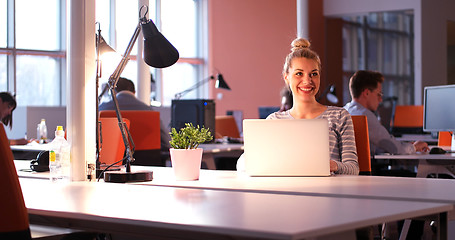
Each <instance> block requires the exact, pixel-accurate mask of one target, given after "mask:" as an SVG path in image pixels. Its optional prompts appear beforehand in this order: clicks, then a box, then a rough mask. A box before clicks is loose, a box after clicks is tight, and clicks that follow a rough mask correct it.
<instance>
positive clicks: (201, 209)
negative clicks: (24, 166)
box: [20, 178, 453, 239]
mask: <svg viewBox="0 0 455 240" xmlns="http://www.w3.org/2000/svg"><path fill="white" fill-rule="evenodd" d="M20 183H21V186H22V191H23V194H24V199H25V204H26V206H27V208H28V210H29V214H30V215H31V218H30V220H31V222H36V223H38V222H39V223H42V224H45V223H47V224H49V223H50V224H54V225H59V226H66V227H74V228H79V229H86V230H91V231H101V232H110V233H123V234H131V235H132V236H142V237H146V238H148V239H149V238H152V237H153V236H157V237H158V236H159V237H162V236H167V237H183V238H184V237H191V238H193V239H194V238H195V237H196V238H197V237H201V238H210V239H215V238H219V237H222V236H231V237H245V238H261V239H301V238H312V237H324V236H327V235H335V236H343V235H338V234H345V235H344V236H347V235H349V233H351V235H350V236H351V237H352V232H353V231H349V230H353V229H355V228H361V227H366V226H371V225H376V224H379V223H382V222H387V221H396V220H399V219H404V218H413V217H418V216H424V215H431V214H438V213H443V214H442V216H441V217H442V218H444V216H446V215H445V214H444V212H447V211H449V210H451V209H453V206H452V205H451V204H444V203H428V202H416V201H411V202H408V201H393V200H383V199H382V200H377V199H360V198H359V199H352V198H338V197H316V196H290V195H283V194H266V193H250V192H237V191H217V190H202V189H184V188H175V187H172V188H171V187H166V188H163V187H155V186H143V185H127V184H115V183H89V182H71V183H68V184H59V183H51V182H50V181H44V180H39V179H27V178H21V179H20ZM440 226H441V225H440ZM442 226H444V222H442Z"/></svg>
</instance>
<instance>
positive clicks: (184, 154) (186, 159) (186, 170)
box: [169, 148, 203, 180]
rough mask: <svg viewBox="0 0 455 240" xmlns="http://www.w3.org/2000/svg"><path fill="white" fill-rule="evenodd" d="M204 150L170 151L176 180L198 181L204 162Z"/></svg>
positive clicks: (172, 149)
mask: <svg viewBox="0 0 455 240" xmlns="http://www.w3.org/2000/svg"><path fill="white" fill-rule="evenodd" d="M202 151H203V149H202V148H196V149H174V148H171V149H169V152H170V154H171V162H172V168H173V169H174V174H175V179H176V180H198V179H199V172H200V169H201V161H202Z"/></svg>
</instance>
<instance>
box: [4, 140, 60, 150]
mask: <svg viewBox="0 0 455 240" xmlns="http://www.w3.org/2000/svg"><path fill="white" fill-rule="evenodd" d="M50 146H51V145H50V144H49V143H46V144H39V143H36V142H32V143H28V144H27V145H11V150H13V151H34V152H39V151H43V150H50Z"/></svg>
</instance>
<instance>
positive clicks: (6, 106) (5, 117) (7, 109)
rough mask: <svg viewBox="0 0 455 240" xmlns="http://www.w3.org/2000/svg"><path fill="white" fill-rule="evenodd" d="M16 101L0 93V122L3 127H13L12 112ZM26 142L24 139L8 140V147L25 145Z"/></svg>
mask: <svg viewBox="0 0 455 240" xmlns="http://www.w3.org/2000/svg"><path fill="white" fill-rule="evenodd" d="M16 106H17V104H16V99H14V97H13V95H11V94H10V93H8V92H0V120H1V121H2V123H3V125H5V126H9V128H10V129H11V128H12V127H13V111H14V109H16ZM27 143H28V141H27V139H25V138H21V139H9V144H10V145H25V144H27Z"/></svg>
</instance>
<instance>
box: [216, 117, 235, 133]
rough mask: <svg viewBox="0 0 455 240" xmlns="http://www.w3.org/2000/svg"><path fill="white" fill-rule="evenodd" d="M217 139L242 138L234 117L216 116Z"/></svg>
mask: <svg viewBox="0 0 455 240" xmlns="http://www.w3.org/2000/svg"><path fill="white" fill-rule="evenodd" d="M215 130H216V132H215V138H223V137H225V136H227V137H232V138H240V133H239V129H238V127H237V123H236V122H235V118H234V116H215Z"/></svg>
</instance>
